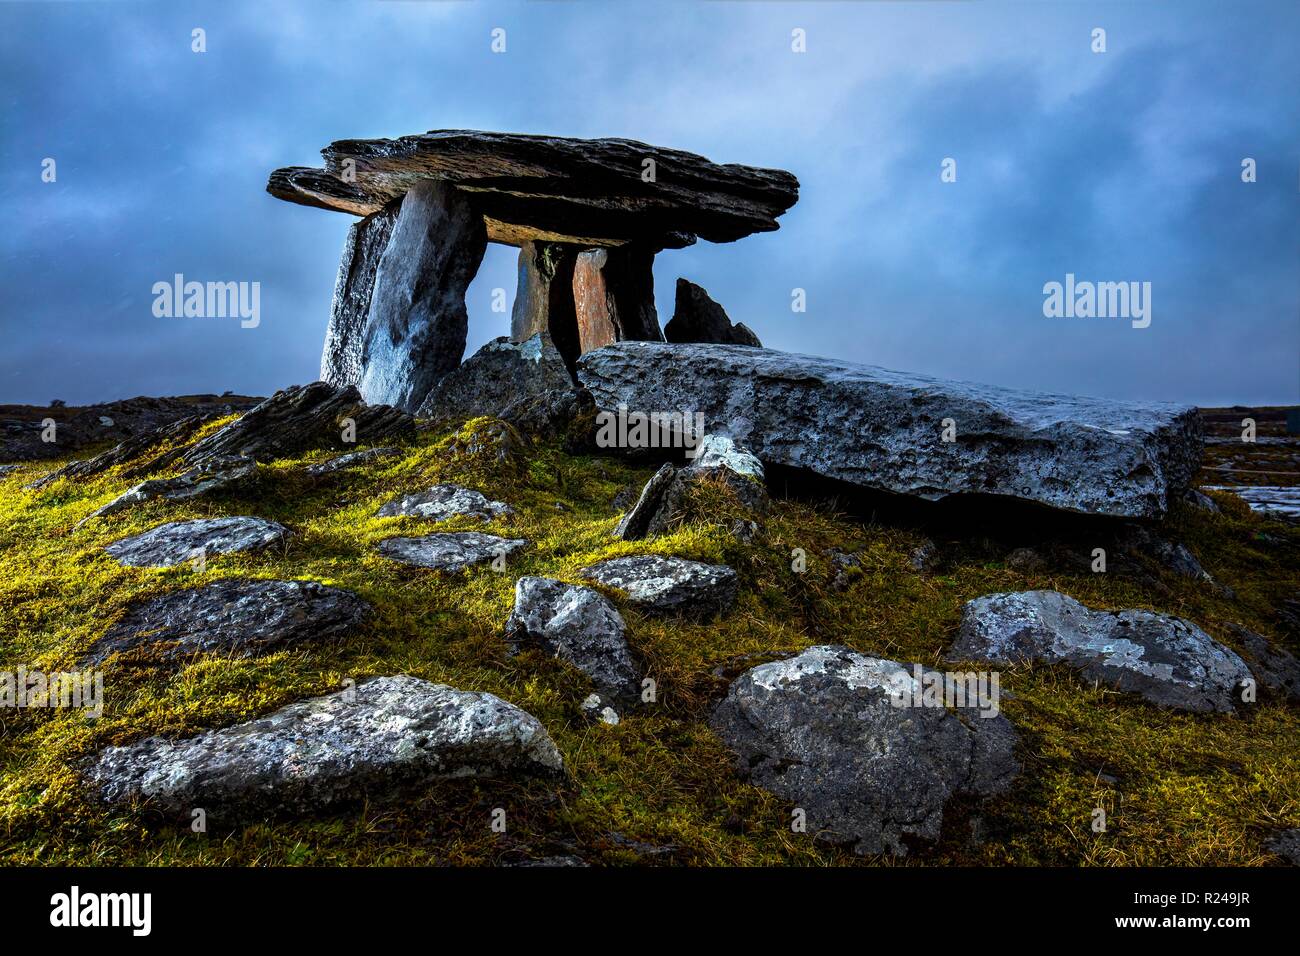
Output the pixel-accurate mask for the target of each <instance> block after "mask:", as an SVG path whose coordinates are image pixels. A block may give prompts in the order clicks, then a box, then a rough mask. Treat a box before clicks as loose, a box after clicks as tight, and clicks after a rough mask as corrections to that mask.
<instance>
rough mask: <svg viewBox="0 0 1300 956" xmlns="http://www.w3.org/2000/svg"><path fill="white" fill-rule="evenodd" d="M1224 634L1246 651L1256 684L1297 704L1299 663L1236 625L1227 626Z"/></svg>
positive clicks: (1263, 639)
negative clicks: (1231, 637)
mask: <svg viewBox="0 0 1300 956" xmlns="http://www.w3.org/2000/svg"><path fill="white" fill-rule="evenodd" d="M1228 630H1229V631H1231V632H1232V634H1233V636H1234V637H1236V638H1237V640H1238V641H1240V642H1241V646H1242V647H1244V648H1245V649H1246V655H1247V657H1249V658H1250V663H1251V671H1252V672H1253V673H1254V675H1255V676H1256V677H1257V678H1259V682H1260V683H1261V684H1263V685H1264V686H1265V687H1267V688H1268V689H1269V690H1271V691H1274V692H1275V693H1277V694H1280V695H1282V696H1283V697H1285V698H1286V699H1287V700H1289V701H1290V702H1291V703H1293V704H1300V660H1296V658H1295V655H1294V654H1292V653H1290V652H1289V651H1286V650H1283V649H1282V648H1280V647H1275V646H1274V645H1273V644H1272V643H1270V642H1269V640H1268V639H1267V638H1266V637H1264V636H1263V635H1262V634H1256V633H1255V632H1254V631H1252V630H1249V629H1248V628H1244V627H1242V626H1241V625H1240V624H1229V625H1228Z"/></svg>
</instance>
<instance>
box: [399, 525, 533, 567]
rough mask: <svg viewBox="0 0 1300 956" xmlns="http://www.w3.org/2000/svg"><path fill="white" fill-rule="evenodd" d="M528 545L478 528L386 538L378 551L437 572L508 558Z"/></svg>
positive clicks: (519, 539) (403, 561) (521, 540)
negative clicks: (483, 532)
mask: <svg viewBox="0 0 1300 956" xmlns="http://www.w3.org/2000/svg"><path fill="white" fill-rule="evenodd" d="M527 546H528V542H527V541H525V540H524V539H522V538H499V537H497V536H496V535H494V534H481V533H480V532H478V531H460V532H453V533H447V534H426V535H424V536H423V537H418V538H385V539H384V540H383V541H381V542H379V547H378V550H379V553H380V554H381V555H382V556H383V557H385V558H388V559H389V560H390V561H397V562H400V563H402V564H410V565H414V566H415V567H420V568H433V569H435V570H438V571H464V570H465V569H466V568H468V567H470V566H471V565H475V564H481V563H483V562H485V561H493V560H496V559H497V558H502V559H504V558H508V557H510V556H511V555H512V554H514V553H515V552H516V551H520V550H522V549H523V548H525V547H527Z"/></svg>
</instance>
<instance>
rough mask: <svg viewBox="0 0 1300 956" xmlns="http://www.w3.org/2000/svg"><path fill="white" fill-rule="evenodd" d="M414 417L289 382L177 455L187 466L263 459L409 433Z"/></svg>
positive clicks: (315, 385) (349, 394) (355, 396)
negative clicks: (283, 387) (232, 458)
mask: <svg viewBox="0 0 1300 956" xmlns="http://www.w3.org/2000/svg"><path fill="white" fill-rule="evenodd" d="M414 434H415V420H414V419H413V418H412V417H411V416H410V415H409V414H407V413H406V412H404V411H401V410H400V409H397V408H392V407H390V406H387V405H367V404H366V403H365V402H363V401H362V400H361V394H360V393H359V392H358V391H357V390H356V389H355V388H354V387H352V386H346V387H343V388H338V387H335V386H333V385H328V384H326V383H325V382H312V383H311V384H310V385H294V386H291V387H289V388H286V389H282V390H281V391H278V392H276V393H275V394H274V395H272V396H271V397H270V398H268V399H267V400H266V401H264V402H262V403H261V404H260V405H258V406H257V407H256V408H254V409H252V410H251V411H249V412H248V413H247V414H245V415H244V416H243V417H242V418H239V419H237V420H236V421H233V422H231V423H230V424H229V425H227V426H226V427H225V428H222V429H221V430H220V431H217V432H213V433H212V434H211V435H209V436H208V437H207V438H204V439H203V440H202V441H200V442H198V443H197V444H195V445H193V446H191V447H190V448H189V450H188V451H186V452H185V454H184V455H183V456H182V460H183V461H185V462H186V463H187V464H190V465H204V464H206V463H209V462H212V461H214V460H216V459H219V458H229V457H233V456H244V457H247V458H252V459H254V460H256V461H262V462H268V461H274V460H275V459H277V458H288V457H292V456H294V455H298V454H301V453H302V452H304V451H310V450H312V449H314V448H340V449H346V448H348V447H349V442H347V441H345V440H344V439H345V436H346V437H350V438H351V439H352V441H364V442H373V441H377V440H379V439H381V438H400V437H410V436H413V435H414Z"/></svg>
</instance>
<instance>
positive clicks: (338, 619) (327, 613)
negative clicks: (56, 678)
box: [82, 578, 371, 664]
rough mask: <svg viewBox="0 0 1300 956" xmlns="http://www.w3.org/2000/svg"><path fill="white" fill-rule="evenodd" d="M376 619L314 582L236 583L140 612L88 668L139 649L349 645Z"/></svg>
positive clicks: (90, 655)
mask: <svg viewBox="0 0 1300 956" xmlns="http://www.w3.org/2000/svg"><path fill="white" fill-rule="evenodd" d="M370 611H371V609H370V605H369V604H367V603H366V602H365V601H363V600H362V599H361V598H359V597H357V596H356V595H355V594H353V593H352V592H351V591H345V590H342V589H341V588H333V587H327V586H326V585H323V584H317V583H316V582H314V581H250V580H246V579H243V578H230V579H226V580H222V581H214V582H213V583H211V584H206V585H204V586H203V587H200V588H190V589H186V590H183V591H172V592H170V593H168V594H163V595H160V596H159V597H155V598H149V599H147V600H145V601H142V602H139V603H136V604H133V605H132V606H131V607H130V608H128V609H127V612H126V613H125V614H124V615H123V616H122V618H121V620H119V621H118V622H117V623H116V624H114V625H113V626H112V627H110V628H109V629H108V631H107V632H106V633H105V634H104V636H103V637H101V638H100V639H99V640H97V641H96V642H95V643H94V644H93V645H91V647H90V649H89V650H88V651H87V652H86V655H85V656H84V657H83V658H82V663H83V664H99V663H102V662H103V661H104V660H106V659H107V658H108V657H110V656H111V655H113V654H118V653H125V652H128V651H134V650H137V649H149V650H151V651H153V652H154V653H155V654H156V655H157V656H159V657H161V658H162V659H164V660H170V659H173V658H178V657H186V656H190V655H194V654H202V653H221V654H229V655H233V656H238V657H251V656H254V655H258V654H266V653H270V652H271V651H277V650H280V649H281V648H285V647H294V646H296V645H299V644H308V643H324V642H328V641H332V640H337V639H342V638H345V637H349V636H351V635H352V634H353V633H355V631H356V630H357V628H358V627H360V626H361V624H362V623H364V622H365V620H366V619H367V618H368V617H369V615H370Z"/></svg>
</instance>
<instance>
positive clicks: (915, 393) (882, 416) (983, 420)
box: [578, 342, 1201, 518]
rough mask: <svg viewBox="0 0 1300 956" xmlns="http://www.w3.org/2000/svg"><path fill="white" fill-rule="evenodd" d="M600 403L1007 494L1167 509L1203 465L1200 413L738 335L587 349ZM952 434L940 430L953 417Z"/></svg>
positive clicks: (1103, 511)
mask: <svg viewBox="0 0 1300 956" xmlns="http://www.w3.org/2000/svg"><path fill="white" fill-rule="evenodd" d="M578 379H579V381H580V382H581V383H582V384H583V385H584V386H585V387H586V388H587V389H588V390H589V391H590V392H591V394H592V397H593V398H594V400H595V403H596V406H597V407H598V408H599V409H600V410H602V411H605V412H610V413H614V412H616V410H617V408H618V406H619V405H620V404H622V405H626V406H627V407H628V408H629V409H639V410H654V409H685V410H690V411H692V412H699V413H702V414H703V416H704V425H705V431H706V432H707V433H710V434H719V435H729V436H730V437H732V438H734V439H735V440H736V441H737V442H739V443H741V444H742V445H744V446H745V447H746V448H748V449H749V450H750V451H751V452H752V453H753V454H754V455H755V456H757V458H758V459H759V460H760V461H762V462H763V464H764V465H767V466H771V465H774V464H776V465H783V466H788V467H791V468H797V469H801V470H804V471H807V472H811V473H813V474H816V475H819V476H822V477H825V478H833V479H836V480H839V481H845V482H849V483H852V484H855V485H858V486H860V487H862V488H866V489H873V490H878V491H887V492H893V493H897V494H905V495H913V496H916V497H919V498H923V499H927V500H938V499H941V498H944V497H947V496H949V495H955V494H982V495H1002V496H1008V497H1013V498H1020V499H1024V500H1027V501H1033V502H1038V503H1040V504H1044V505H1049V506H1051V507H1053V508H1059V509H1063V510H1066V511H1074V512H1081V513H1085V514H1097V515H1116V516H1125V517H1141V518H1158V517H1161V516H1163V515H1164V514H1165V512H1166V511H1167V509H1168V508H1169V505H1170V503H1171V502H1172V501H1174V500H1176V499H1177V498H1179V497H1181V495H1182V493H1183V492H1184V491H1185V490H1186V489H1187V487H1188V486H1189V483H1190V481H1191V478H1192V476H1193V474H1194V473H1195V471H1196V469H1197V468H1198V467H1199V466H1200V459H1201V436H1200V423H1199V419H1198V418H1197V415H1196V411H1195V409H1193V408H1190V407H1184V406H1178V405H1167V404H1136V403H1121V402H1114V401H1106V400H1102V399H1089V398H1078V397H1075V396H1066V395H1048V394H1038V393H1033V392H1019V391H1013V390H1010V389H1003V388H995V387H992V386H987V385H974V384H968V383H962V382H950V381H944V380H941V379H935V378H928V377H926V376H922V375H910V374H904V373H900V372H891V371H887V370H885V369H881V368H874V367H872V366H866V365H856V364H852V363H848V362H841V361H836V360H834V359H826V358H817V357H814V356H808V355H796V354H791V353H787V352H777V351H773V350H771V349H753V348H746V347H743V346H736V345H697V344H692V345H683V344H672V343H656V342H618V343H616V344H613V345H609V346H606V347H604V348H600V349H597V350H595V351H593V352H589V353H587V354H586V355H583V356H581V357H580V358H579V359H578ZM948 426H951V429H953V430H955V431H953V430H950V431H948V434H949V435H950V436H952V437H954V438H955V440H954V441H950V442H949V441H944V440H943V438H944V435H945V429H946V427H948Z"/></svg>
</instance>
